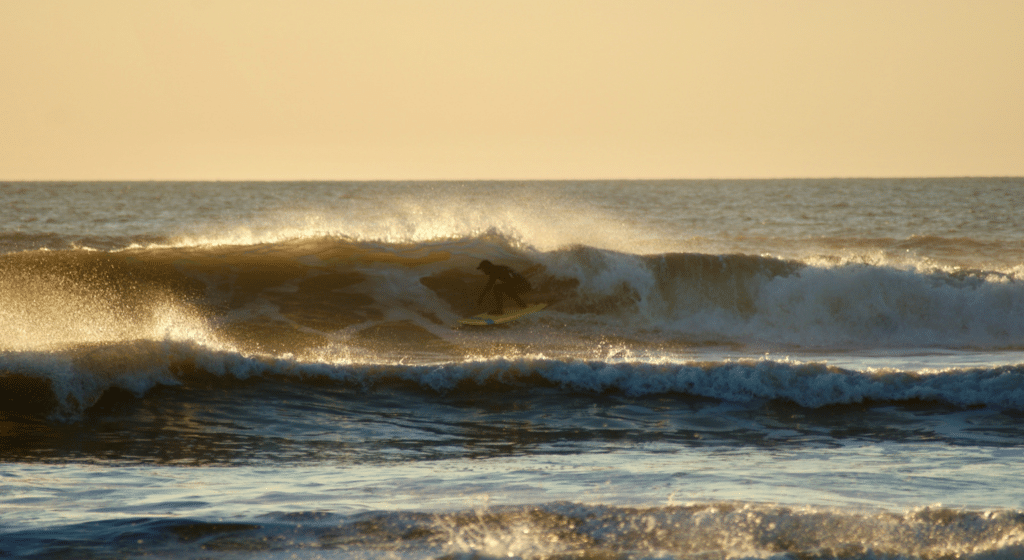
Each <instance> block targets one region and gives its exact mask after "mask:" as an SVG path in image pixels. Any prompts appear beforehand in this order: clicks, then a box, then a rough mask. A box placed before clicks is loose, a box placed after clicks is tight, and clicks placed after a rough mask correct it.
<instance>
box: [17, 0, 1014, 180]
mask: <svg viewBox="0 0 1024 560" xmlns="http://www.w3.org/2000/svg"><path fill="white" fill-rule="evenodd" d="M950 175H953V176H962V175H975V176H977V175H1001V176H1006V175H1011V176H1024V1H1021V0H991V1H988V0H957V1H951V0H922V1H910V0H878V1H874V0H843V1H829V0H807V1H785V0H770V1H769V0H738V1H730V0H702V1H693V2H690V1H683V0H663V1H645V0H623V1H616V2H604V1H597V0H587V1H560V0H541V1H532V0H515V1H501V0H465V1H462V0H364V1H359V2H349V1H342V0H324V1H314V0H192V1H190V0H120V1H110V0H0V180H2V179H6V180H18V179H21V180H34V179H71V180H89V179H93V180H104V179H336V180H344V179H500V178H507V179H546V178H567V179H589V178H735V177H762V178H763V177H850V176H950Z"/></svg>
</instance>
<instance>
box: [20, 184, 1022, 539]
mask: <svg viewBox="0 0 1024 560" xmlns="http://www.w3.org/2000/svg"><path fill="white" fill-rule="evenodd" d="M1022 202H1024V178H1013V177H1011V178H914V179H773V180H752V179H747V180H657V181H643V180H627V181H615V180H602V181H345V182H330V181H289V182H275V181H257V182H252V181H248V182H247V181H144V182H138V181H117V182H9V181H8V182H0V220H2V221H0V224H2V226H0V387H2V392H0V557H5V558H6V557H11V558H62V559H65V558H174V559H177V558H217V559H222V558H223V559H228V558H265V559H279V558H281V559H283V558H401V559H412V558H499V557H500V558H523V559H541V558H637V559H639V558H654V557H658V558H679V559H709V558H778V559H782V558H787V559H788V558H844V559H847V558H854V559H875V558H886V559H889V558H913V559H918V558H920V559H925V558H928V559H932V558H971V559H995V558H1020V557H1024V482H1022V477H1021V473H1022V472H1024V471H1022V468H1024V454H1022V449H1024V424H1022V420H1024V217H1022V213H1021V212H1020V207H1021V203H1022ZM483 259H487V260H490V261H492V262H495V263H498V264H502V265H506V266H509V267H511V268H512V269H514V270H516V271H518V272H520V273H521V274H522V275H523V276H525V277H526V278H527V279H528V280H529V283H530V285H531V286H532V290H531V291H529V292H527V293H526V294H524V299H526V301H527V302H528V303H534V302H543V303H547V304H548V305H547V307H546V308H545V309H544V310H542V311H540V312H538V313H534V314H532V315H529V316H526V317H524V318H522V319H519V320H516V321H513V322H510V323H507V324H503V325H497V326H490V327H465V326H459V325H458V324H457V320H458V319H459V318H460V317H466V316H470V315H473V314H476V313H479V312H481V311H485V310H486V309H487V308H489V307H487V306H488V305H490V304H492V303H493V300H490V299H488V300H485V303H484V304H483V306H478V305H477V303H476V300H477V297H478V296H479V295H480V292H481V290H482V289H483V288H484V284H485V282H486V277H485V276H484V275H483V274H481V272H480V271H479V270H477V266H478V264H479V262H480V261H481V260H483ZM505 306H513V307H514V306H515V304H514V303H511V302H507V301H506V302H505Z"/></svg>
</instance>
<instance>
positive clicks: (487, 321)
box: [459, 303, 548, 326]
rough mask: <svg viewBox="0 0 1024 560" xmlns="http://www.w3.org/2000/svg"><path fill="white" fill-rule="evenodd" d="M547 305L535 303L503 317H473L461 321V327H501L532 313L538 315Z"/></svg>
mask: <svg viewBox="0 0 1024 560" xmlns="http://www.w3.org/2000/svg"><path fill="white" fill-rule="evenodd" d="M547 306H548V304H546V303H535V304H533V305H527V306H526V307H523V308H520V309H515V310H513V311H507V312H505V313H502V314H501V315H491V314H490V313H481V314H480V315H474V316H472V317H466V318H465V319H459V324H460V325H473V326H484V325H500V324H502V323H507V322H509V321H514V320H516V319H518V318H520V317H522V316H523V315H529V314H530V313H536V312H538V311H540V310H541V309H544V308H545V307H547Z"/></svg>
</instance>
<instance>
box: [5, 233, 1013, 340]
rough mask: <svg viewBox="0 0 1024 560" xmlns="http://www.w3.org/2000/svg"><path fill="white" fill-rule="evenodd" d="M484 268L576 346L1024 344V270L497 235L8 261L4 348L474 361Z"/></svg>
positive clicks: (77, 253)
mask: <svg viewBox="0 0 1024 560" xmlns="http://www.w3.org/2000/svg"><path fill="white" fill-rule="evenodd" d="M483 258H488V259H491V260H495V261H497V262H503V263H507V264H509V265H510V266H512V267H513V268H516V269H518V270H520V271H522V272H523V273H524V274H525V275H526V276H527V277H528V278H529V279H530V281H531V283H532V285H533V287H534V290H533V291H532V292H531V293H530V294H528V298H529V299H530V300H531V301H543V302H547V303H548V304H549V306H550V307H549V311H548V312H546V313H545V314H544V315H543V316H541V317H543V318H541V317H538V319H540V320H539V321H535V322H534V323H532V324H531V325H532V326H533V327H538V328H543V327H545V326H547V327H549V328H550V327H553V326H555V325H557V327H558V328H559V330H560V331H562V332H564V333H565V336H567V337H572V336H583V335H585V334H586V335H593V334H594V333H600V334H603V335H608V336H630V337H632V338H635V339H638V341H639V342H641V343H643V342H652V343H653V342H659V343H660V342H665V341H671V340H686V341H690V342H693V341H696V342H700V343H704V344H740V345H750V344H767V345H769V346H771V345H774V346H776V347H786V346H792V347H823V348H906V347H937V348H982V349H995V348H1020V347H1022V343H1021V341H1022V340H1024V322H1022V321H1021V320H1020V317H1021V316H1022V315H1024V282H1022V280H1021V279H1019V278H1017V276H1016V275H1015V274H1014V273H1001V272H985V271H982V270H966V271H965V270H954V271H947V270H941V269H924V270H923V269H920V268H916V267H915V268H906V267H892V266H877V265H867V264H862V263H835V264H829V265H826V264H821V263H818V264H813V263H807V262H801V261H797V260H782V259H778V258H773V257H760V256H749V255H736V254H725V255H717V254H714V255H713V254H699V253H689V254H683V253H664V254H653V255H634V254H629V253H621V252H616V251H611V250H607V249H597V248H593V247H587V246H573V247H568V248H564V249H558V250H552V251H537V250H534V249H529V248H524V247H523V246H522V245H521V244H519V243H518V242H516V241H515V240H514V239H509V238H507V237H504V236H501V235H499V234H496V233H492V234H486V235H481V236H475V237H465V238H457V239H451V240H444V241H434V242H431V243H420V244H416V245H411V244H393V243H381V242H365V241H355V240H351V239H343V238H336V237H317V238H303V239H298V240H290V241H280V242H274V243H263V244H257V245H229V246H222V245H216V246H205V247H185V248H182V247H167V248H164V247H154V248H134V249H125V250H118V251H95V250H63V251H48V250H40V251H26V252H20V253H9V254H6V255H0V288H2V292H0V298H2V302H0V303H2V310H3V311H2V312H0V313H3V320H4V322H5V323H6V324H8V325H12V326H15V327H14V328H10V329H5V330H4V331H2V332H0V348H4V349H8V350H32V349H41V348H53V347H65V346H69V345H76V344H91V343H106V342H118V341H126V340H133V339H147V340H162V339H164V338H167V337H170V338H172V339H175V340H180V339H188V340H193V341H195V342H201V343H206V344H210V345H216V344H226V345H230V346H232V347H235V348H239V349H242V350H245V351H248V352H257V353H266V354H272V355H283V354H292V355H295V356H301V355H305V354H306V353H309V352H311V351H316V350H318V349H322V348H323V347H325V346H329V345H330V344H331V343H337V342H347V343H352V342H354V341H356V340H358V339H359V338H360V337H362V338H364V339H365V338H372V337H373V333H374V332H376V331H381V330H386V329H403V328H404V329H407V332H405V334H406V335H408V336H404V337H397V339H399V340H403V339H404V340H406V341H412V342H414V343H415V342H417V341H418V342H420V343H422V344H421V346H422V348H424V349H432V348H433V349H435V350H436V349H437V347H439V345H442V343H447V344H448V345H450V346H451V348H448V349H447V351H444V350H442V351H440V352H439V354H440V355H445V354H446V353H447V354H452V355H458V354H459V353H460V352H459V351H458V349H457V348H456V347H458V346H459V341H458V340H456V339H455V338H454V337H452V336H450V332H449V331H450V327H451V326H452V325H453V324H454V323H455V320H456V319H457V318H458V317H462V316H467V315H471V314H473V313H475V312H478V311H480V310H479V309H478V308H476V307H475V300H476V296H477V295H478V294H479V292H480V290H481V288H482V287H483V284H484V279H485V278H484V277H483V276H482V275H481V274H479V273H478V272H477V271H476V270H475V269H476V265H477V263H479V261H480V260H481V259H483ZM524 330H528V329H524ZM412 333H416V335H413V334H412ZM417 337H418V338H417ZM427 340H430V341H432V342H434V343H436V344H434V345H433V346H431V344H429V343H426V341H427ZM464 350H465V349H464Z"/></svg>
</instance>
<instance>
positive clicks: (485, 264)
mask: <svg viewBox="0 0 1024 560" xmlns="http://www.w3.org/2000/svg"><path fill="white" fill-rule="evenodd" d="M493 266H494V264H493V263H492V262H491V261H489V260H487V259H484V260H482V261H480V266H478V267H476V269H477V270H483V271H484V272H487V271H488V270H490V269H491V268H492V267H493Z"/></svg>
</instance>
